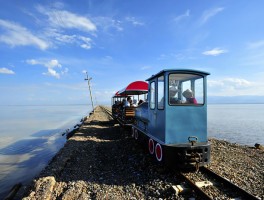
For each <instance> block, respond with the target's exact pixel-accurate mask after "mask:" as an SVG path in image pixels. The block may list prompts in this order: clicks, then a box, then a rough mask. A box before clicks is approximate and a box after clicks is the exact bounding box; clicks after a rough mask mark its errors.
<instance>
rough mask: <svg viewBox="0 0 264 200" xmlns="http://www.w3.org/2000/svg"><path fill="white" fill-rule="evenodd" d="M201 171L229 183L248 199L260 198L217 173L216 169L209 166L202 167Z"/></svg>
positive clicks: (257, 199)
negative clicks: (213, 169)
mask: <svg viewBox="0 0 264 200" xmlns="http://www.w3.org/2000/svg"><path fill="white" fill-rule="evenodd" d="M200 171H201V172H203V173H206V174H209V175H210V176H212V177H214V178H215V179H218V180H219V181H221V182H222V183H224V184H226V185H228V186H229V187H231V188H233V189H234V190H236V191H238V192H239V194H240V195H241V196H242V197H244V198H246V199H252V200H259V198H258V197H256V196H254V195H252V194H250V193H249V192H247V191H246V190H244V189H243V188H241V187H239V186H238V185H236V184H234V183H232V182H231V181H230V180H228V179H226V178H224V177H222V176H220V175H218V174H217V173H215V172H214V171H212V170H210V169H209V168H207V167H201V168H200Z"/></svg>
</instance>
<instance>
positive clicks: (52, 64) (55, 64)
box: [26, 59, 69, 79]
mask: <svg viewBox="0 0 264 200" xmlns="http://www.w3.org/2000/svg"><path fill="white" fill-rule="evenodd" d="M26 63H28V64H30V65H42V66H44V67H46V68H48V71H47V72H44V73H42V74H43V75H48V76H53V77H55V78H58V79H59V78H60V77H61V75H64V74H66V73H67V72H68V71H69V70H68V68H64V69H62V70H61V71H60V72H58V71H56V70H55V68H62V65H61V64H60V63H59V61H58V60H56V59H52V60H49V61H47V60H35V59H31V60H27V61H26Z"/></svg>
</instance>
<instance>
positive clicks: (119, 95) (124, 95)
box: [113, 91, 127, 98]
mask: <svg viewBox="0 0 264 200" xmlns="http://www.w3.org/2000/svg"><path fill="white" fill-rule="evenodd" d="M126 96H127V95H126V94H119V91H117V92H116V93H115V94H114V96H113V98H114V97H126Z"/></svg>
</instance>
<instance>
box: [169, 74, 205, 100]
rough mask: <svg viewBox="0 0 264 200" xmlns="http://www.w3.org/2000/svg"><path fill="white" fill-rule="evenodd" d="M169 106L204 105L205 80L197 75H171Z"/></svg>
mask: <svg viewBox="0 0 264 200" xmlns="http://www.w3.org/2000/svg"><path fill="white" fill-rule="evenodd" d="M168 96H169V98H168V99H169V105H199V104H200V105H201V104H204V79H203V76H200V75H196V74H176V73H175V74H170V75H169V85H168Z"/></svg>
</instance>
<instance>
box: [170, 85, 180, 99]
mask: <svg viewBox="0 0 264 200" xmlns="http://www.w3.org/2000/svg"><path fill="white" fill-rule="evenodd" d="M177 92H178V90H177V89H176V88H175V87H170V88H169V94H170V98H172V97H174V96H175V95H176V94H177Z"/></svg>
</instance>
